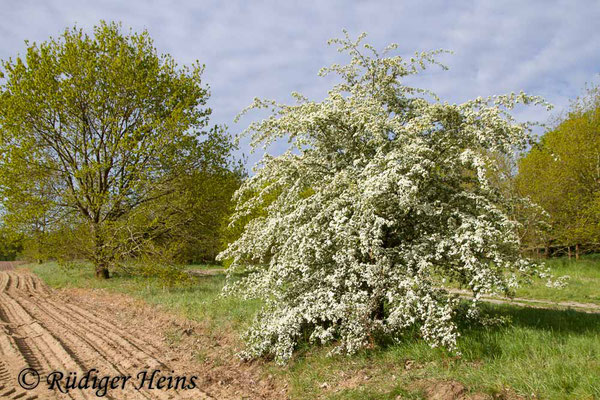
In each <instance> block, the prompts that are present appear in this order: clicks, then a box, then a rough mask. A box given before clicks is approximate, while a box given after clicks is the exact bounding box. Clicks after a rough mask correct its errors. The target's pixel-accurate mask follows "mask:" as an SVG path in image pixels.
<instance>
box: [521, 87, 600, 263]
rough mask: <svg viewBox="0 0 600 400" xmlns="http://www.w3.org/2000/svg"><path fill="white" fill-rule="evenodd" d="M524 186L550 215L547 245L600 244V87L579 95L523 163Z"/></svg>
mask: <svg viewBox="0 0 600 400" xmlns="http://www.w3.org/2000/svg"><path fill="white" fill-rule="evenodd" d="M517 186H518V190H519V191H520V192H521V193H523V194H525V195H528V196H529V197H530V198H531V199H532V200H533V201H534V202H536V203H537V204H539V205H540V206H541V207H543V208H544V210H546V212H547V213H548V214H549V215H550V226H551V228H550V231H549V234H548V236H547V237H546V238H545V239H546V243H547V244H550V243H551V244H552V245H554V246H561V247H566V248H568V249H569V253H570V249H571V248H572V247H574V248H575V249H576V256H577V257H578V256H579V253H580V251H579V249H580V246H581V245H585V246H586V247H589V248H597V246H598V237H600V89H599V88H597V87H596V88H591V89H589V90H588V91H587V93H586V95H585V96H583V97H581V98H579V99H577V100H576V101H575V102H574V103H573V104H572V106H571V110H570V112H569V113H568V114H567V115H566V117H565V118H563V119H562V120H560V121H559V123H558V124H557V126H556V128H554V129H552V130H550V131H548V132H547V133H546V134H544V135H543V136H542V138H541V139H540V141H539V143H537V144H536V145H534V146H533V148H532V149H531V150H530V151H529V153H528V154H527V155H526V156H525V157H523V158H522V159H521V160H520V162H519V174H518V176H517Z"/></svg>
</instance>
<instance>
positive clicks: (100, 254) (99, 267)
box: [93, 224, 110, 279]
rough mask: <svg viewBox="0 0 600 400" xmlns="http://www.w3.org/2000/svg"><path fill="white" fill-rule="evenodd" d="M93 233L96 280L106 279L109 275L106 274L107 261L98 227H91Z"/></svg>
mask: <svg viewBox="0 0 600 400" xmlns="http://www.w3.org/2000/svg"><path fill="white" fill-rule="evenodd" d="M93 231H94V264H95V265H96V278H98V279H108V278H110V274H109V272H108V260H107V257H106V254H105V249H104V245H105V243H104V238H103V237H102V233H101V232H100V229H99V227H98V225H96V224H94V225H93Z"/></svg>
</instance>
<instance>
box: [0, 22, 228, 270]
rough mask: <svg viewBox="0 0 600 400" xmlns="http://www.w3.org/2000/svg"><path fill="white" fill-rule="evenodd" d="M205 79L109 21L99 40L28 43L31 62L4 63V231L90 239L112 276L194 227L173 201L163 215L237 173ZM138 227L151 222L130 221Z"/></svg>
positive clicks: (77, 35) (98, 30)
mask: <svg viewBox="0 0 600 400" xmlns="http://www.w3.org/2000/svg"><path fill="white" fill-rule="evenodd" d="M202 72H203V66H202V65H200V64H199V63H198V62H196V63H194V64H193V65H192V66H190V67H188V66H179V65H177V64H176V62H175V61H174V60H173V58H172V57H171V56H169V55H167V54H162V55H161V54H158V53H157V50H156V49H155V48H154V45H153V41H152V39H151V38H150V36H149V34H148V32H146V31H144V32H142V33H139V34H138V33H133V32H129V33H126V32H123V30H122V28H121V26H120V25H119V24H116V23H105V22H102V23H100V24H99V25H98V26H96V27H94V29H93V34H92V35H88V34H87V33H85V32H84V31H83V30H82V29H78V28H72V29H66V30H65V31H64V33H63V34H62V35H61V36H60V37H59V38H57V39H54V38H51V39H50V40H48V41H46V42H43V43H40V44H35V43H33V44H29V43H28V44H27V52H26V54H25V55H24V56H23V57H17V58H16V59H14V60H13V59H9V60H5V61H3V62H2V71H1V73H2V75H1V77H2V79H1V80H0V135H1V136H0V157H1V159H0V163H1V170H0V194H1V196H2V203H3V206H4V208H5V210H6V215H5V217H4V218H3V219H4V223H5V224H8V225H10V226H13V227H15V229H18V230H21V231H23V232H28V234H29V236H30V237H31V236H33V235H34V234H35V233H36V232H52V231H54V232H57V231H60V230H63V229H66V230H68V231H71V232H74V231H78V234H77V235H76V236H78V237H79V238H80V239H82V240H80V242H81V243H82V248H83V249H84V252H85V255H86V256H87V257H88V258H90V259H92V260H93V261H94V263H95V265H96V268H97V274H98V275H99V276H103V277H107V276H108V267H109V265H110V264H111V263H113V262H114V261H115V260H116V259H117V258H118V257H122V256H124V255H126V254H136V252H139V251H140V243H141V242H140V240H141V239H144V240H146V239H148V238H154V237H158V236H160V235H162V236H164V235H165V234H167V233H172V232H173V229H174V228H175V227H178V226H184V225H185V224H188V223H189V222H190V221H189V218H187V219H181V218H180V219H179V220H177V222H175V221H174V219H173V218H172V217H173V216H174V215H182V213H181V212H179V211H181V210H183V209H182V208H180V209H179V211H178V209H177V207H175V204H174V203H173V202H171V203H170V205H171V206H172V207H170V208H169V210H167V209H165V208H160V207H159V208H153V207H155V206H158V204H159V203H160V201H163V204H164V200H165V199H166V198H168V197H170V198H171V200H173V199H180V198H182V197H185V196H183V194H184V192H185V191H186V190H187V187H186V185H185V184H184V183H183V182H184V181H185V180H186V179H188V183H190V181H189V177H190V176H194V175H196V176H199V174H204V175H207V174H212V175H220V176H226V175H227V174H229V173H231V172H232V171H233V170H234V169H235V168H233V167H232V164H231V162H232V161H231V157H230V156H231V150H232V149H233V148H234V144H233V143H232V141H231V140H230V138H229V136H228V135H227V134H226V133H225V132H224V130H223V129H222V128H220V127H217V126H215V127H212V128H210V127H209V125H208V124H209V120H208V118H209V115H210V113H211V110H210V108H208V107H206V101H207V99H208V96H209V92H208V88H207V86H206V85H204V84H203V82H202V79H201V77H202ZM238 180H239V179H238ZM158 210H160V212H159V211H158ZM142 211H143V212H144V213H145V216H144V217H143V218H141V217H140V213H141V212H142ZM183 211H185V210H183ZM188 217H189V214H188ZM133 220H136V221H138V222H141V221H146V222H145V223H144V224H143V227H142V226H141V225H139V224H138V225H136V224H129V225H127V224H126V223H125V221H129V222H130V223H131V222H132V221H133ZM169 221H170V222H172V223H170V222H169ZM136 226H137V227H138V228H140V229H138V231H135V232H134V231H133V227H136Z"/></svg>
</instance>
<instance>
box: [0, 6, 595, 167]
mask: <svg viewBox="0 0 600 400" xmlns="http://www.w3.org/2000/svg"><path fill="white" fill-rule="evenodd" d="M0 6H1V8H0V9H1V10H2V14H3V15H2V17H3V18H2V24H1V25H0V59H6V58H8V57H15V56H16V55H18V54H23V53H24V51H25V43H24V41H25V40H29V41H35V42H41V41H44V40H46V39H48V38H49V37H50V36H54V37H56V36H59V35H60V33H61V32H62V31H63V30H64V29H65V28H66V27H72V26H74V25H77V26H78V27H82V28H84V29H88V30H89V29H91V28H92V27H93V26H94V25H95V24H97V23H98V22H99V21H100V20H106V21H120V22H122V24H123V26H124V27H125V28H132V29H133V30H134V31H141V30H144V29H146V30H148V32H149V33H150V35H151V36H152V38H153V39H154V41H155V45H156V47H157V49H158V51H159V52H160V53H169V54H171V55H172V56H173V57H174V59H175V60H176V61H177V62H178V63H180V64H190V63H192V62H194V61H195V60H199V61H200V62H201V63H204V64H206V70H205V73H204V79H205V82H206V83H207V84H208V85H209V86H210V90H211V99H210V101H209V106H210V107H211V108H212V109H213V114H212V123H215V124H225V125H227V126H228V130H229V132H230V133H231V134H233V135H235V134H238V133H240V132H242V131H243V130H244V128H246V127H247V125H248V124H249V123H250V122H251V121H252V120H254V119H260V118H263V117H264V115H261V114H249V115H248V116H245V117H244V118H242V119H241V120H240V122H239V123H234V122H233V120H234V118H235V116H236V115H237V114H238V113H239V112H240V111H241V110H242V109H243V108H244V107H246V106H247V105H249V104H250V103H251V102H252V99H253V98H254V97H260V98H268V99H274V100H277V101H279V102H292V99H291V96H290V93H291V92H293V91H297V92H300V93H302V94H304V95H306V96H307V97H309V98H310V99H313V100H320V99H322V98H323V97H324V96H325V95H326V93H327V90H328V89H329V88H330V87H331V85H332V83H333V82H332V79H328V78H325V79H324V78H320V77H318V76H317V73H318V71H319V69H320V68H321V67H323V66H327V65H330V64H331V63H333V62H340V61H342V62H343V61H346V59H344V58H340V55H339V54H338V53H337V51H336V49H335V48H333V47H331V46H328V45H327V40H328V39H330V38H335V37H341V36H342V30H343V29H346V30H348V32H349V33H350V35H351V36H352V37H356V36H358V35H359V34H360V33H361V32H366V33H367V34H368V37H367V39H366V42H368V43H371V44H372V45H374V46H375V47H377V48H384V47H385V46H387V45H388V44H390V43H397V44H398V45H399V48H398V52H399V54H401V55H407V56H410V55H412V54H414V52H415V51H425V50H435V49H446V50H450V51H452V52H453V54H446V55H444V56H442V57H441V59H440V61H442V62H443V63H444V64H446V65H447V66H448V67H449V70H448V71H443V70H441V69H439V68H431V69H429V70H427V71H426V72H424V73H423V74H420V75H418V76H417V77H415V78H413V79H411V82H410V83H411V85H413V86H418V87H422V88H427V89H431V90H433V91H434V92H435V93H437V94H438V96H439V97H440V98H441V99H442V100H443V101H448V102H450V103H460V102H463V101H466V100H469V99H471V98H475V97H478V96H484V97H485V96H489V95H494V94H503V93H510V92H518V91H520V90H524V91H525V92H527V93H529V94H534V95H540V96H542V97H544V98H545V99H546V100H548V101H549V102H550V103H552V104H553V105H554V106H555V108H554V110H553V111H552V112H547V111H545V109H543V108H541V107H540V108H527V109H520V110H518V112H517V113H516V117H517V119H519V120H522V121H525V120H528V121H539V122H548V121H550V120H551V119H552V118H556V116H557V115H560V114H561V113H564V112H565V111H566V110H567V109H568V106H569V102H570V100H572V99H574V98H576V97H577V96H578V95H580V94H582V92H583V89H584V87H585V85H586V84H597V83H598V82H600V75H599V74H600V29H598V28H597V25H598V21H600V1H598V0H565V1H560V0H539V1H536V0H529V1H523V0H520V1H509V0H506V1H503V0H490V1H487V0H480V1H475V0H457V1H452V2H450V1H441V0H440V1H418V0H414V1H413V0H411V1H406V0H394V1H392V0H389V1H327V0H320V1H311V0H304V1H283V0H280V1H237V0H227V1H203V0H197V1H192V0H189V1H137V0H128V1H108V0H96V1H83V0H64V1H58V0H44V1H29V0H20V1H9V0H0ZM284 146H285V143H283V142H279V143H277V144H275V145H274V146H272V147H271V148H269V149H267V151H268V152H269V153H271V154H278V153H281V152H282V151H283V149H284ZM240 147H241V148H240V151H239V152H238V156H239V155H241V154H242V153H243V154H245V155H247V166H248V167H251V166H252V165H254V164H255V163H256V161H257V160H259V159H260V158H261V157H262V155H263V153H264V151H263V150H262V149H259V150H257V151H256V152H255V153H253V154H251V153H250V148H249V145H248V140H242V141H241V144H240Z"/></svg>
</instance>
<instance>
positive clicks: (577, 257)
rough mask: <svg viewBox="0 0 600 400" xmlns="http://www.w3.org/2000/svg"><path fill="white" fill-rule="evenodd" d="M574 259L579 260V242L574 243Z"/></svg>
mask: <svg viewBox="0 0 600 400" xmlns="http://www.w3.org/2000/svg"><path fill="white" fill-rule="evenodd" d="M575 260H576V261H579V243H577V244H576V245H575Z"/></svg>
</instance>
